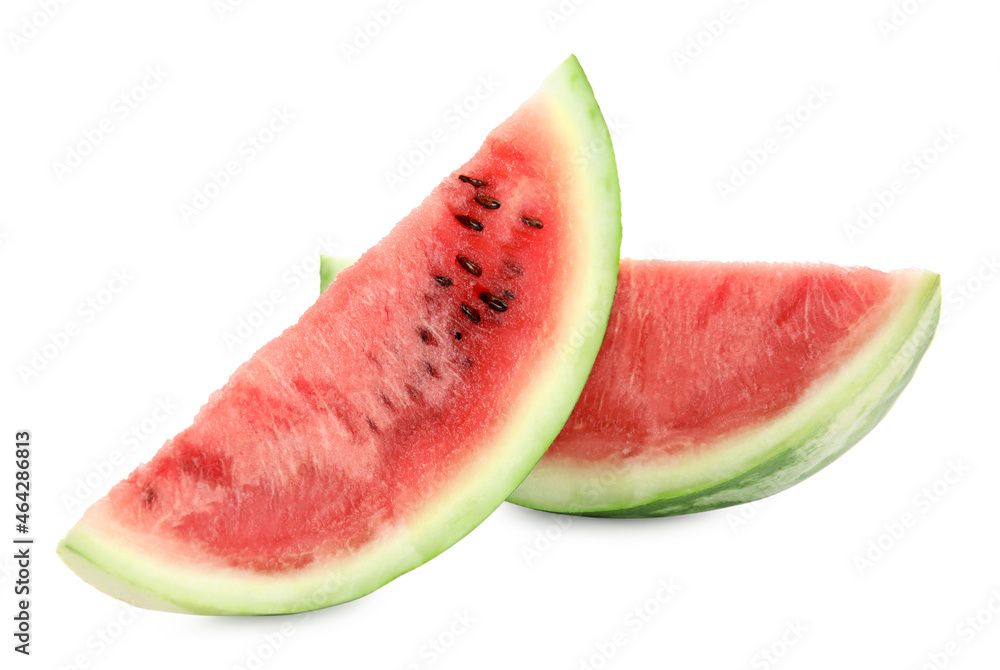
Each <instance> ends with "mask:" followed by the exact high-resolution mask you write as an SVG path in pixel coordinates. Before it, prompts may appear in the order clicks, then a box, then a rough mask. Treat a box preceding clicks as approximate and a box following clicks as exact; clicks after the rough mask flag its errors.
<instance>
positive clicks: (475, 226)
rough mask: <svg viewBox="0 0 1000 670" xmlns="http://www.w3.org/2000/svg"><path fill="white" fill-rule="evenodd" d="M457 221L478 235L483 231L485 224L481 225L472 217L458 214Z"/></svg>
mask: <svg viewBox="0 0 1000 670" xmlns="http://www.w3.org/2000/svg"><path fill="white" fill-rule="evenodd" d="M455 219H456V220H457V221H458V222H459V223H461V224H462V225H463V226H465V227H466V228H468V229H469V230H474V231H476V232H477V233H478V232H480V231H481V230H482V229H483V224H481V223H479V222H478V221H476V220H475V219H473V218H472V217H471V216H466V215H465V214H456V215H455Z"/></svg>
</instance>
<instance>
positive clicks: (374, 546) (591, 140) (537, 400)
mask: <svg viewBox="0 0 1000 670" xmlns="http://www.w3.org/2000/svg"><path fill="white" fill-rule="evenodd" d="M536 95H541V96H543V100H544V101H545V102H546V104H547V105H548V109H549V110H550V111H551V112H552V113H554V114H555V123H554V124H553V128H552V130H554V131H558V133H559V134H560V135H561V138H560V139H561V140H562V145H561V146H562V147H563V148H564V149H565V150H566V151H567V152H568V153H567V156H566V158H567V160H569V161H570V162H571V163H572V165H573V167H572V169H573V170H575V174H576V175H577V178H576V179H575V180H574V183H573V186H571V187H567V188H571V189H572V192H569V193H567V196H568V197H567V199H566V203H567V204H568V203H572V205H573V211H572V212H571V215H570V216H569V217H568V218H569V220H572V221H573V224H574V237H575V239H576V240H577V241H579V242H580V244H581V247H579V249H578V250H577V251H576V252H575V253H576V254H577V258H579V259H580V262H578V263H575V264H574V267H573V269H572V271H571V273H570V274H568V275H567V276H570V277H572V278H573V281H572V282H569V281H568V282H567V286H566V287H565V289H566V293H564V294H562V299H563V305H564V309H563V310H561V313H559V314H552V315H550V316H551V317H552V322H551V324H552V325H551V332H552V343H551V354H550V355H549V356H547V357H546V359H545V360H543V361H542V364H541V365H540V366H539V368H538V370H537V371H536V372H535V373H533V377H532V383H531V385H530V386H528V387H527V388H525V389H524V390H523V392H522V393H521V395H520V397H519V398H518V399H517V403H516V405H515V408H514V411H512V412H511V413H510V415H509V416H508V417H507V420H506V421H505V424H504V425H505V429H504V432H503V433H501V434H500V435H499V436H498V437H497V439H496V440H495V441H494V442H493V443H492V445H491V447H490V448H488V449H484V450H483V451H482V452H481V455H480V457H479V458H478V459H477V460H476V461H474V462H473V463H472V464H470V465H469V466H467V468H466V471H465V472H463V476H462V477H453V478H451V479H450V480H447V481H445V482H443V483H442V485H441V488H440V489H439V490H438V491H436V492H435V495H434V498H433V501H432V502H431V503H428V504H427V505H426V506H425V507H423V508H422V509H421V511H420V514H419V515H417V516H415V517H412V518H410V519H408V520H407V522H406V523H405V524H401V525H398V526H394V527H392V528H388V529H386V532H385V536H384V537H383V538H382V539H381V540H380V541H378V542H375V541H372V542H369V543H366V544H365V545H364V546H363V547H362V548H360V549H359V550H356V551H354V552H352V553H350V554H349V555H348V556H342V557H339V558H336V559H332V560H328V561H324V562H322V563H321V564H318V565H314V566H312V567H310V568H305V569H302V570H299V571H297V572H295V573H294V574H280V575H278V574H270V575H266V574H260V573H255V572H251V571H248V570H239V569H235V568H228V567H223V566H220V564H219V562H218V561H215V562H205V561H201V560H199V557H198V556H197V555H196V549H195V548H193V547H188V546H184V545H183V544H181V543H180V542H177V543H176V544H173V545H171V544H170V543H169V541H165V540H163V539H162V538H159V539H158V540H157V542H158V543H160V544H158V545H157V547H156V548H155V549H156V550H155V551H154V550H152V549H151V548H150V547H148V546H146V547H144V546H143V544H142V543H143V538H142V537H136V536H133V535H131V534H130V533H128V532H125V531H123V529H122V528H121V527H120V526H114V527H111V528H108V527H104V523H102V522H101V521H92V520H91V521H88V517H87V516H85V517H84V519H83V520H81V521H80V523H78V524H77V525H76V526H75V527H74V528H73V529H72V530H71V531H70V533H69V534H68V535H67V536H66V538H65V539H64V540H63V541H62V542H61V543H60V545H59V547H58V553H59V555H60V556H61V557H62V559H63V560H64V561H65V562H66V563H67V565H68V566H69V567H70V568H71V569H73V570H74V571H75V572H77V574H79V575H80V576H81V577H83V578H84V579H85V580H86V581H88V582H90V583H91V584H92V585H94V586H96V587H98V588H99V589H101V590H103V591H105V592H106V593H108V594H110V595H113V596H115V597H117V598H119V599H121V600H124V601H126V602H129V603H132V604H134V605H138V606H141V607H146V608H149V609H158V610H165V611H174V612H186V613H194V614H283V613H292V612H301V611H306V610H312V609H319V608H322V607H328V606H330V605H335V604H339V603H343V602H347V601H350V600H353V599H356V598H359V597H361V596H363V595H366V594H368V593H371V592H372V591H374V590H376V589H377V588H379V587H381V586H383V585H385V584H386V583H388V582H390V581H392V580H393V579H395V578H396V577H398V576H400V575H402V574H404V573H406V572H408V571H410V570H412V569H414V568H416V567H418V566H419V565H421V564H423V563H425V562H427V561H428V560H430V559H431V558H433V557H434V556H437V555H438V554H440V553H441V552H442V551H444V550H445V549H447V548H448V547H450V546H452V545H453V544H454V543H456V542H457V541H459V540H460V539H461V538H462V537H464V536H465V535H466V534H468V533H469V532H471V531H472V530H473V529H474V528H475V527H476V526H478V525H479V524H480V523H481V522H482V521H483V520H484V519H485V518H486V517H487V516H488V515H489V514H490V513H492V512H493V511H494V510H495V509H496V508H497V507H499V505H500V504H501V503H502V502H503V500H504V498H506V496H507V495H508V494H509V493H510V492H511V491H513V490H514V489H515V488H516V487H517V485H518V484H519V483H520V482H521V481H522V480H523V479H524V478H525V477H526V476H527V475H528V473H529V472H530V470H531V468H532V467H533V466H534V465H535V463H536V462H537V461H538V459H539V458H541V457H542V455H543V454H544V453H545V450H546V449H547V448H548V446H549V444H551V443H552V441H553V440H554V439H555V437H556V435H557V434H558V433H559V431H560V430H561V429H562V426H563V424H564V423H565V421H566V419H567V418H568V417H569V415H570V413H571V412H572V410H573V407H574V406H575V404H576V401H577V399H578V398H579V395H580V393H581V392H582V390H583V387H584V384H585V383H586V381H587V377H588V376H589V374H590V369H591V367H592V366H593V363H594V360H595V358H596V357H597V352H598V350H599V348H600V345H601V341H602V340H603V338H604V331H605V329H606V328H607V324H608V320H609V318H610V314H611V305H612V301H613V300H614V295H615V288H616V285H617V280H618V261H619V250H620V245H621V200H620V192H619V185H618V171H617V165H616V163H615V158H614V153H613V149H612V146H611V137H610V133H609V132H608V128H607V125H606V124H605V121H604V117H603V115H602V114H601V111H600V108H599V106H598V104H597V101H596V100H595V98H594V94H593V90H592V89H591V86H590V83H589V82H588V80H587V77H586V75H585V74H584V72H583V69H582V68H581V67H580V64H579V62H578V61H577V59H576V57H574V56H571V57H570V58H568V59H567V60H566V61H565V62H564V63H563V64H562V65H561V66H560V67H559V68H557V69H556V70H555V71H554V72H553V73H552V74H551V75H549V77H548V78H547V79H546V80H545V83H544V84H543V85H542V87H541V88H540V89H539V93H538V94H536ZM584 149H586V150H587V151H588V152H589V153H588V160H586V161H580V160H577V158H578V157H579V156H580V155H582V153H579V152H582V151H583V150H584ZM574 151H575V152H578V153H577V154H576V155H569V154H570V153H571V152H574ZM574 275H575V276H574ZM103 502H104V501H102V502H99V503H98V505H100V504H102V503H103ZM100 517H101V515H100V514H94V515H92V518H100ZM163 543H165V545H166V546H164V544H163ZM317 563H319V562H317Z"/></svg>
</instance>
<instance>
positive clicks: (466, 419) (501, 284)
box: [59, 58, 621, 614]
mask: <svg viewBox="0 0 1000 670" xmlns="http://www.w3.org/2000/svg"><path fill="white" fill-rule="evenodd" d="M593 146H600V147H603V148H604V150H603V151H602V152H601V153H600V155H598V156H597V157H596V159H592V160H590V161H587V162H586V163H585V164H581V163H580V162H579V161H576V160H575V157H576V156H578V155H579V152H580V150H581V148H583V147H593ZM620 236H621V226H620V204H619V195H618V180H617V172H616V169H615V164H614V158H613V155H612V153H611V149H610V138H609V136H608V131H607V128H606V126H605V124H604V120H603V118H602V116H601V114H600V110H599V109H598V107H597V104H596V102H595V101H594V98H593V94H592V91H591V89H590V86H589V84H588V83H587V80H586V77H585V76H584V74H583V71H582V70H581V69H580V67H579V64H578V63H577V62H576V59H575V58H570V59H569V60H567V61H566V62H565V63H564V64H563V65H562V66H561V67H560V68H559V69H558V70H557V71H556V72H554V73H553V74H552V75H550V77H549V78H548V79H547V80H546V82H545V84H544V85H543V86H542V88H541V89H540V90H539V92H538V93H537V94H536V95H535V96H534V97H533V98H532V99H531V100H529V101H528V102H526V103H525V104H524V105H523V106H522V107H521V108H520V109H519V110H518V111H517V112H516V113H515V114H514V115H513V116H512V117H511V118H510V119H508V120H507V121H506V122H505V123H504V124H503V125H501V126H500V127H498V128H497V129H496V130H494V131H493V133H491V134H490V136H489V137H488V138H487V140H486V142H485V143H484V145H483V148H482V149H481V150H480V151H479V153H477V154H476V156H475V157H474V158H473V159H472V160H471V161H469V163H467V164H466V165H464V166H463V167H462V168H461V169H460V170H459V171H457V172H455V173H454V174H452V175H451V176H449V177H448V178H446V179H445V180H444V181H443V182H442V184H441V185H440V186H439V187H438V188H437V189H435V190H434V191H433V192H432V193H431V195H430V196H429V197H428V198H427V199H426V200H425V201H424V202H423V203H422V204H421V205H420V207H418V208H417V209H416V210H414V211H413V212H411V213H410V214H409V215H408V216H407V217H406V218H405V219H403V221H401V222H400V223H399V224H398V225H397V226H396V227H395V229H394V230H393V231H392V232H391V233H390V234H389V235H388V236H387V237H386V238H384V239H383V240H382V241H381V242H379V243H378V244H377V245H376V246H375V247H373V248H372V250H370V251H369V252H368V253H366V254H365V255H364V256H363V257H362V258H361V259H360V260H358V261H357V263H356V264H354V265H353V266H352V267H351V268H349V269H348V270H346V271H344V272H343V273H342V275H341V277H340V278H339V279H338V281H337V282H336V285H335V286H334V287H333V288H331V289H330V290H329V291H327V292H326V293H324V295H323V296H322V297H321V299H320V300H319V301H317V303H316V304H315V305H313V306H312V307H311V308H310V309H309V310H307V311H306V313H305V314H304V315H303V316H302V318H301V319H300V320H299V322H298V323H297V324H295V325H294V326H292V327H290V328H289V329H287V330H286V331H285V332H284V333H283V334H282V335H281V336H279V337H278V338H276V339H274V340H272V341H271V342H269V343H268V344H267V345H265V346H264V347H263V348H262V349H261V350H260V351H258V352H257V353H256V354H254V356H253V357H252V358H251V359H250V360H249V361H248V362H247V363H245V364H244V365H243V366H241V367H240V368H239V369H238V370H237V371H236V373H235V374H234V375H233V376H232V377H231V378H230V380H229V382H228V383H227V384H226V385H225V386H224V387H223V388H222V389H221V390H220V391H218V392H216V393H215V394H213V395H212V397H211V398H210V399H209V401H208V403H207V404H206V405H205V406H204V407H203V408H202V410H201V412H200V413H199V414H198V416H197V417H196V418H195V421H194V424H193V425H192V426H191V427H189V428H187V429H186V430H184V431H183V432H181V433H180V434H179V435H177V436H176V437H175V438H174V439H172V440H170V441H169V442H167V444H166V445H164V447H163V448H161V450H160V451H159V452H158V453H157V454H156V456H155V457H154V458H153V459H152V460H151V461H150V462H149V463H147V464H145V465H143V466H141V467H140V468H138V469H137V470H136V471H135V472H133V473H132V474H131V475H130V476H129V477H128V478H127V479H126V480H125V481H123V482H121V483H119V484H118V485H117V486H115V487H114V488H113V489H112V491H111V493H110V494H109V495H108V496H107V497H106V498H104V499H103V500H101V501H99V502H98V503H97V504H95V505H94V506H93V507H92V508H90V509H89V510H88V511H87V512H86V514H85V515H84V518H83V519H82V520H81V521H80V523H79V524H77V526H76V527H74V528H73V530H72V531H71V532H70V533H69V535H68V536H67V538H66V539H65V540H64V541H63V543H62V544H61V545H60V549H59V551H60V554H61V556H62V557H63V559H64V560H65V561H66V562H67V563H68V564H69V565H70V567H72V568H73V569H74V570H76V571H77V572H78V573H79V574H80V575H81V576H82V577H84V578H85V579H87V580H88V581H90V582H92V583H93V584H94V585H95V586H98V587H99V588H101V589H103V590H105V591H106V592H108V593H110V594H111V595H114V596H117V597H120V598H122V599H124V600H127V601H129V602H132V603H134V604H137V605H141V606H144V607H150V608H155V609H164V610H172V611H184V612H194V613H236V614H270V613H285V612H297V611H304V610H309V609H316V608H319V607H325V606H329V605H333V604H337V603H340V602H344V601H347V600H351V599H353V598H357V597H359V596H362V595H364V594H366V593H369V592H370V591H372V590H374V589H376V588H378V587H379V586H381V585H383V584H385V583H386V582H388V581H390V580H392V579H393V578H395V577H397V576H399V575H400V574H402V573H404V572H406V571H408V570H410V569H412V568H414V567H416V566H418V565H420V564H421V563H423V562H425V561H427V560H429V559H430V558H432V557H434V556H435V555H437V554H438V553H440V552H441V551H443V550H444V549H446V548H447V547H449V546H451V545H452V544H453V543H454V542H456V541H458V540H459V539H460V538H461V537H462V536H464V535H465V534H466V533H468V532H469V531H471V530H472V529H473V528H474V527H475V526H477V525H478V524H479V523H480V522H482V520H483V519H485V518H486V516H487V515H488V514H489V513H490V512H492V511H493V510H494V509H495V508H496V507H497V506H498V505H499V504H500V503H501V502H502V501H503V500H504V498H505V497H506V496H507V495H509V494H510V492H511V491H513V490H514V488H515V487H516V486H517V484H518V483H519V482H520V481H521V480H522V479H523V478H524V477H525V475H526V474H527V473H528V471H529V470H530V468H531V467H532V465H534V463H535V462H536V461H537V460H538V458H539V457H540V456H541V455H542V453H543V452H544V451H545V449H546V448H547V447H548V445H549V444H550V443H551V441H552V440H553V439H554V437H555V436H556V434H557V433H558V431H559V430H560V428H561V427H562V425H563V423H564V422H565V420H566V418H567V417H568V416H569V413H570V411H571V410H572V408H573V405H574V404H575V402H576V400H577V398H578V396H579V393H580V391H581V390H582V388H583V385H584V383H585V381H586V378H587V375H588V373H589V371H590V368H591V366H592V364H593V361H594V358H595V356H596V355H597V350H598V348H599V346H600V341H601V338H602V336H603V334H604V329H605V327H606V324H607V320H608V316H609V314H610V310H611V302H612V299H613V296H614V290H615V283H616V279H617V271H618V246H619V242H620ZM584 322H589V323H592V324H593V327H592V328H590V329H589V330H587V332H581V331H580V330H579V329H578V328H577V325H578V324H580V323H584Z"/></svg>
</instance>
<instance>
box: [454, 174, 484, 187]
mask: <svg viewBox="0 0 1000 670" xmlns="http://www.w3.org/2000/svg"><path fill="white" fill-rule="evenodd" d="M458 178H459V179H460V180H461V181H463V182H464V183H466V184H472V185H473V186H475V187H476V188H483V187H484V186H489V184H487V183H486V182H485V181H483V180H482V179H473V178H472V177H466V176H465V175H464V174H460V175H458Z"/></svg>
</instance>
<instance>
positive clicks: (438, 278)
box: [434, 275, 452, 286]
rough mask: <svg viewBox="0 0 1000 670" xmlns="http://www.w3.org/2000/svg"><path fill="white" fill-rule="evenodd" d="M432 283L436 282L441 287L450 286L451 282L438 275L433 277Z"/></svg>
mask: <svg viewBox="0 0 1000 670" xmlns="http://www.w3.org/2000/svg"><path fill="white" fill-rule="evenodd" d="M434 281H436V282H437V283H438V284H440V285H441V286H451V284H452V281H451V279H450V278H448V277H444V276H442V275H438V276H436V277H434Z"/></svg>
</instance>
